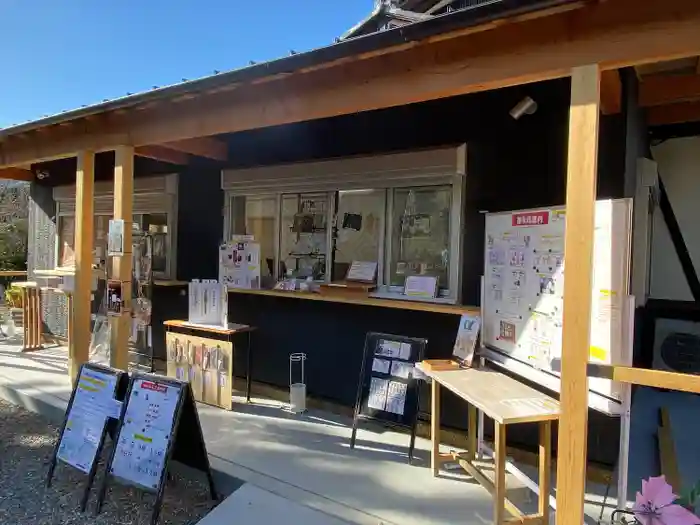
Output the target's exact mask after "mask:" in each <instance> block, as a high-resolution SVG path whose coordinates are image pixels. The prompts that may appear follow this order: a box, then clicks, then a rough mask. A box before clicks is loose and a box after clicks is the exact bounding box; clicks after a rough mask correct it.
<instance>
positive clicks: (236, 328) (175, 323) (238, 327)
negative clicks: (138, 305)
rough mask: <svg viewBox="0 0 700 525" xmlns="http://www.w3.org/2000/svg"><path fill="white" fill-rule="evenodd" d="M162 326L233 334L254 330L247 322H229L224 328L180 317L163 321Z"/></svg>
mask: <svg viewBox="0 0 700 525" xmlns="http://www.w3.org/2000/svg"><path fill="white" fill-rule="evenodd" d="M163 326H167V327H168V328H182V329H184V330H194V331H198V332H211V333H213V334H220V335H229V336H230V335H235V334H244V333H246V332H253V331H255V327H254V326H250V325H247V324H237V323H229V324H228V328H224V327H222V326H206V325H201V324H196V323H190V322H188V321H183V320H180V319H172V320H169V321H163Z"/></svg>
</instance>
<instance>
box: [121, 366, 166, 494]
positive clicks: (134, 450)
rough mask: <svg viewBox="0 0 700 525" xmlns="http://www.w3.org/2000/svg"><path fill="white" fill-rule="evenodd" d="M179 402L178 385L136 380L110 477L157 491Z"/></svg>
mask: <svg viewBox="0 0 700 525" xmlns="http://www.w3.org/2000/svg"><path fill="white" fill-rule="evenodd" d="M179 399H180V388H179V387H177V386H175V385H172V384H164V383H158V382H155V381H148V380H146V379H137V380H135V381H134V383H133V385H132V388H131V393H130V396H129V402H128V405H127V407H126V412H125V413H124V421H123V423H122V426H121V429H120V432H119V438H118V440H117V444H116V447H115V451H114V459H113V461H112V466H111V468H110V474H112V475H113V476H116V477H118V478H121V479H123V480H125V481H127V482H129V483H133V484H135V485H138V486H140V487H142V488H144V489H146V490H157V489H158V486H159V484H160V479H161V475H162V473H163V468H164V467H165V458H166V454H167V450H168V443H169V441H170V435H171V433H172V429H173V426H174V419H175V414H176V409H177V405H178V401H179Z"/></svg>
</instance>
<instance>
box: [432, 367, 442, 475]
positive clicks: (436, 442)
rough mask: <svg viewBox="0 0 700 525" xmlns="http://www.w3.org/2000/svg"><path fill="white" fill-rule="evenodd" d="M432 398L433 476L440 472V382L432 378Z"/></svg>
mask: <svg viewBox="0 0 700 525" xmlns="http://www.w3.org/2000/svg"><path fill="white" fill-rule="evenodd" d="M431 394H432V395H431V399H430V439H431V441H432V445H433V446H432V448H431V451H430V466H431V468H432V470H433V476H434V477H437V476H438V475H439V474H440V383H438V382H437V381H435V379H433V380H432V386H431Z"/></svg>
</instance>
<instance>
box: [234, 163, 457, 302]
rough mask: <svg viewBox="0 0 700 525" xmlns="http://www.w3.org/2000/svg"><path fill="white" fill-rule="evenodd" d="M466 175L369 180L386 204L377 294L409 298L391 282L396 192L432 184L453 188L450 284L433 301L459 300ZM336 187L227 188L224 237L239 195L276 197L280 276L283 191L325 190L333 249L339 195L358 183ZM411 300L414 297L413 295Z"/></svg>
mask: <svg viewBox="0 0 700 525" xmlns="http://www.w3.org/2000/svg"><path fill="white" fill-rule="evenodd" d="M464 177H465V175H463V174H452V175H450V176H448V177H445V178H442V179H439V180H435V181H428V180H426V181H424V182H422V183H421V184H411V185H403V184H388V185H380V187H374V188H373V187H371V184H368V187H367V188H366V189H367V190H371V191H375V192H383V193H384V199H383V206H382V210H381V215H380V226H379V240H378V252H379V253H377V292H376V293H375V294H372V295H375V296H378V297H388V298H389V297H390V298H395V299H407V298H406V297H405V296H404V295H403V287H400V286H389V285H388V284H386V283H388V282H390V278H389V272H390V270H391V264H390V262H391V256H392V242H391V236H392V230H393V216H394V192H395V191H396V190H400V189H411V188H416V189H417V188H431V187H442V188H447V187H449V188H450V189H451V192H452V193H451V202H450V234H449V246H450V258H449V271H448V287H447V288H442V289H441V290H440V293H439V295H438V297H437V298H436V299H433V300H432V301H431V302H447V303H459V301H460V300H461V296H462V293H461V292H462V287H461V278H462V276H461V274H462V268H461V263H462V243H463V236H462V217H463V215H464V190H465V184H464ZM338 186H339V187H337V188H336V189H334V190H327V189H321V188H319V189H318V190H316V189H315V188H314V187H313V186H311V187H305V188H304V189H303V190H301V191H278V192H275V191H264V192H262V191H261V192H255V193H249V192H245V191H236V190H226V192H225V201H224V202H225V209H224V238H225V239H227V240H228V239H230V238H231V232H232V230H233V214H234V199H236V198H240V197H252V198H255V197H260V198H275V199H276V206H275V210H276V217H275V239H274V247H275V250H274V257H275V264H274V265H273V266H274V268H273V269H274V275H273V278H274V279H275V280H279V279H280V278H281V277H283V276H281V275H279V269H280V260H281V248H282V233H283V232H282V202H283V197H284V195H298V194H326V195H327V198H328V206H327V212H326V213H327V217H326V221H327V224H328V225H329V227H328V232H327V235H328V237H327V239H326V242H327V246H328V249H329V250H330V249H331V246H332V240H333V239H332V236H333V232H334V230H335V226H336V224H337V220H338V203H339V200H338V199H336V195H339V194H340V193H342V192H352V191H357V188H355V187H343V185H342V184H340V185H338ZM328 255H329V257H328V259H327V269H326V275H325V279H324V282H330V280H331V276H332V264H333V261H332V257H331V255H332V254H331V253H329V254H328ZM410 300H415V298H411V299H410Z"/></svg>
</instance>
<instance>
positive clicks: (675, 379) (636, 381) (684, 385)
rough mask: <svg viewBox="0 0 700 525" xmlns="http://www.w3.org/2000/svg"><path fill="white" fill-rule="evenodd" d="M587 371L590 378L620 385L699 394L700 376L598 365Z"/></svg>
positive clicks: (593, 365) (589, 366)
mask: <svg viewBox="0 0 700 525" xmlns="http://www.w3.org/2000/svg"><path fill="white" fill-rule="evenodd" d="M588 370H589V375H591V376H595V377H603V378H605V379H612V380H613V381H619V382H621V383H629V384H632V385H641V386H649V387H652V388H663V389H666V390H678V391H680V392H690V393H693V394H700V376H697V375H694V374H682V373H680V372H667V371H665V370H651V369H649V368H634V367H630V366H617V365H604V364H598V363H596V364H589V365H588Z"/></svg>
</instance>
